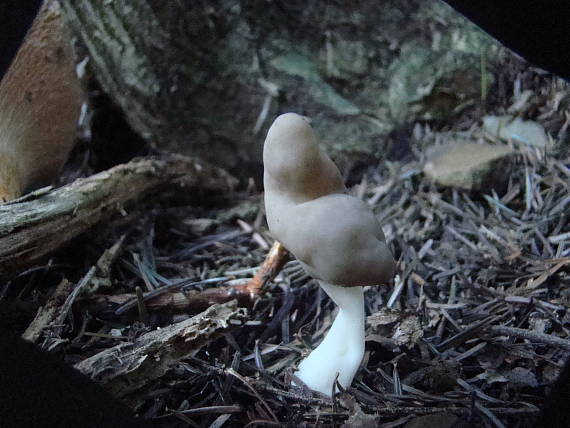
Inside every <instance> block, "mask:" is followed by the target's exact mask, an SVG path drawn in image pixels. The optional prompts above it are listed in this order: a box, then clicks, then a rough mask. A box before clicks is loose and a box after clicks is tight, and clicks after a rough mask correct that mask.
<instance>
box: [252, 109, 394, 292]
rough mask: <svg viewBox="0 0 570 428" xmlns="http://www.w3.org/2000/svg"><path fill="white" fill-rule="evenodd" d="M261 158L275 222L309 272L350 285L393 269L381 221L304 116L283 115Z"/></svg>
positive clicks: (380, 279) (384, 276) (380, 278)
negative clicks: (351, 191) (351, 190)
mask: <svg viewBox="0 0 570 428" xmlns="http://www.w3.org/2000/svg"><path fill="white" fill-rule="evenodd" d="M263 163H264V166H265V172H264V185H265V208H266V213H267V222H268V224H269V229H270V230H271V233H272V234H273V236H274V237H275V238H276V239H277V240H279V241H280V242H281V243H282V244H283V245H284V246H285V247H286V248H287V249H288V250H289V251H290V252H291V253H293V255H294V256H295V257H296V258H297V259H298V260H299V261H300V262H301V263H302V264H303V266H304V268H305V269H306V271H307V272H308V273H309V274H310V275H312V276H313V277H315V278H318V279H321V280H323V281H326V282H328V283H330V284H334V285H341V286H346V287H352V286H363V285H378V284H382V283H385V282H387V281H388V280H389V279H390V278H391V277H392V276H393V274H394V259H393V257H392V254H391V253H390V250H389V249H388V247H387V245H386V243H385V237H384V233H383V232H382V228H381V227H380V224H379V223H378V221H377V220H376V217H375V216H374V214H373V212H372V211H371V209H370V208H369V207H368V206H367V205H366V204H365V203H364V202H362V201H361V200H359V199H357V198H355V197H352V196H349V195H347V194H346V193H345V192H346V188H345V186H344V184H343V182H342V177H341V174H340V172H339V170H338V168H337V167H336V166H335V165H334V163H333V162H332V161H331V160H330V158H329V157H328V156H327V155H326V154H325V153H324V152H323V151H322V150H321V149H320V148H319V146H318V145H317V138H316V136H315V134H314V132H313V130H312V128H311V127H310V125H309V124H308V123H307V121H306V120H304V119H303V118H302V117H301V116H299V115H297V114H294V113H287V114H284V115H281V116H279V117H278V118H277V119H276V120H275V122H274V123H273V125H272V126H271V128H270V130H269V132H268V134H267V138H266V140H265V144H264V148H263Z"/></svg>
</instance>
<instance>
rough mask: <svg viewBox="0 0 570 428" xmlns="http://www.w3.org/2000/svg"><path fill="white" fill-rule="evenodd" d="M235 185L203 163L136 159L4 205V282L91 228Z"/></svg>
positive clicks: (0, 218)
mask: <svg viewBox="0 0 570 428" xmlns="http://www.w3.org/2000/svg"><path fill="white" fill-rule="evenodd" d="M234 185H235V179H234V178H233V177H231V176H230V175H229V174H227V173H226V172H225V171H224V170H222V169H220V168H217V167H214V166H211V165H209V164H207V163H205V162H202V161H199V160H197V159H193V158H188V157H184V156H179V155H171V156H168V157H166V158H163V159H135V160H133V161H131V162H129V163H126V164H122V165H118V166H116V167H114V168H111V169H109V170H107V171H103V172H101V173H99V174H96V175H93V176H91V177H88V178H83V179H79V180H76V181H75V182H73V183H71V184H69V185H67V186H64V187H61V188H59V189H55V190H51V191H47V192H36V193H32V194H30V195H28V196H24V197H22V198H20V199H17V200H14V201H11V202H9V203H7V204H3V205H0V276H6V275H8V274H10V273H13V272H15V271H17V270H19V269H21V268H23V267H24V266H27V265H29V264H31V263H33V262H35V261H37V260H38V259H39V258H41V257H43V256H45V255H46V254H49V253H50V252H52V251H54V250H55V249H57V248H59V247H61V246H62V245H64V244H65V243H67V242H69V241H70V240H71V239H73V238H75V237H76V236H78V235H79V234H81V233H82V232H85V231H86V230H87V229H89V228H90V227H91V226H93V225H95V224H97V223H100V222H103V221H107V220H109V219H112V218H116V217H121V216H126V215H127V213H128V212H129V211H130V210H135V209H136V208H140V207H141V206H143V207H144V206H146V205H148V204H149V203H152V202H156V201H157V200H159V199H161V198H164V197H167V196H172V193H173V192H174V193H175V194H176V196H177V197H179V198H180V199H181V200H186V201H187V200H188V199H189V198H190V197H193V198H195V199H196V198H197V195H198V196H199V195H200V194H201V193H215V194H220V193H223V192H229V191H230V190H231V189H232V188H233V186H234Z"/></svg>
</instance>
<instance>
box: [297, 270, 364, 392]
mask: <svg viewBox="0 0 570 428" xmlns="http://www.w3.org/2000/svg"><path fill="white" fill-rule="evenodd" d="M319 284H320V286H321V287H322V288H323V290H325V292H326V293H327V294H328V295H329V297H330V298H331V299H332V300H333V301H334V302H335V303H336V304H337V305H338V307H339V311H338V314H337V316H336V318H335V320H334V322H333V325H332V326H331V328H330V330H329V331H328V333H327V335H326V336H325V338H324V339H323V341H322V342H321V344H320V345H319V346H317V347H316V348H315V349H314V350H313V351H312V352H311V353H310V354H309V356H308V357H307V358H306V359H304V360H303V361H302V362H301V364H299V370H298V371H297V372H296V373H295V375H296V376H297V377H298V378H299V379H300V380H302V381H303V383H304V384H305V385H307V386H308V387H309V388H311V389H312V390H314V391H319V392H321V393H323V394H325V395H327V396H329V397H330V396H331V394H332V391H333V383H334V381H335V378H336V377H337V373H338V382H339V383H340V385H341V386H342V387H343V388H348V387H349V386H350V384H351V383H352V379H353V378H354V375H355V374H356V372H357V370H358V367H359V366H360V363H361V362H362V358H363V356H364V293H363V288H362V287H340V286H338V285H332V284H328V283H326V282H324V281H319Z"/></svg>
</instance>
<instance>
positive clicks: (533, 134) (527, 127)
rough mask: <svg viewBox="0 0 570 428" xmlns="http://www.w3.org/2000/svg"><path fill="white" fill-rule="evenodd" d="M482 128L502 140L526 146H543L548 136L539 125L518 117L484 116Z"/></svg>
mask: <svg viewBox="0 0 570 428" xmlns="http://www.w3.org/2000/svg"><path fill="white" fill-rule="evenodd" d="M483 129H484V130H485V131H486V132H488V133H489V134H491V135H493V136H495V137H498V138H500V139H502V140H505V141H514V142H516V143H519V144H526V145H527V146H533V147H545V146H546V144H547V143H548V136H547V135H546V131H545V130H544V128H543V127H542V126H541V125H539V124H538V123H536V122H533V121H531V120H526V121H525V120H522V119H520V118H518V117H517V118H513V117H511V116H486V117H485V118H484V119H483Z"/></svg>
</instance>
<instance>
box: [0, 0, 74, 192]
mask: <svg viewBox="0 0 570 428" xmlns="http://www.w3.org/2000/svg"><path fill="white" fill-rule="evenodd" d="M69 39H70V34H69V32H68V31H67V28H66V27H65V23H64V21H63V17H62V16H61V11H60V8H59V5H58V2H57V1H53V0H47V1H45V2H44V4H43V5H42V7H41V9H40V11H39V13H38V16H37V17H36V19H35V20H34V23H33V25H32V27H31V28H30V30H29V31H28V34H27V35H26V38H25V40H24V43H23V45H22V46H21V48H20V50H19V51H18V53H17V55H16V57H15V59H14V61H13V62H12V64H11V66H10V68H9V69H8V71H7V72H6V75H5V76H4V78H3V79H2V81H1V82H0V203H1V202H3V201H8V200H10V199H14V198H17V197H18V196H20V195H21V194H23V193H24V192H26V191H28V190H32V189H34V188H37V187H40V186H44V185H47V184H49V183H50V182H51V181H52V180H53V179H54V178H55V177H56V175H57V174H58V173H59V170H60V169H61V167H62V166H63V163H64V162H65V160H66V159H67V156H68V154H69V151H70V150H71V147H72V146H73V142H74V137H75V130H76V124H77V121H78V118H79V112H80V108H81V102H82V97H81V88H80V84H79V80H78V78H77V76H76V73H75V63H74V57H73V52H72V48H71V45H70V44H69Z"/></svg>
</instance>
